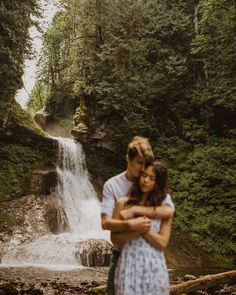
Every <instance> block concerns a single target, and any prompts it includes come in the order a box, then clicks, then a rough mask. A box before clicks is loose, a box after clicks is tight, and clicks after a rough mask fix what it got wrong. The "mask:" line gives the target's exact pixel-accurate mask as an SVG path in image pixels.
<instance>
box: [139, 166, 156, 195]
mask: <svg viewBox="0 0 236 295" xmlns="http://www.w3.org/2000/svg"><path fill="white" fill-rule="evenodd" d="M139 185H140V187H141V190H142V192H144V193H149V192H150V191H152V190H153V189H154V188H155V185H156V175H155V173H154V171H153V166H148V167H147V168H146V169H145V170H144V171H143V172H142V173H141V175H140V178H139Z"/></svg>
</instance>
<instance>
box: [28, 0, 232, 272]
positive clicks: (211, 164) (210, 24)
mask: <svg viewBox="0 0 236 295" xmlns="http://www.w3.org/2000/svg"><path fill="white" fill-rule="evenodd" d="M61 4H62V9H61V10H60V11H59V12H58V14H57V15H56V17H55V18H54V22H53V24H52V25H51V27H50V28H49V29H48V31H47V32H46V34H45V37H44V52H43V55H42V58H41V63H40V74H39V77H38V81H39V82H38V84H37V85H36V87H38V88H37V89H39V87H43V91H45V89H46V91H47V95H46V96H44V97H45V100H44V101H45V105H42V104H41V105H40V104H39V103H38V101H39V100H38V98H37V95H34V94H33V100H32V101H31V103H30V107H31V111H32V110H34V111H38V110H39V109H41V108H42V107H44V110H45V111H46V113H47V114H48V116H49V117H51V118H53V117H57V118H58V117H60V116H61V117H63V116H65V109H67V110H70V112H71V110H73V111H74V114H75V117H74V118H75V120H74V124H75V128H74V130H76V131H78V133H81V134H82V133H83V136H84V134H85V137H83V139H84V138H85V139H86V138H87V144H88V145H89V148H88V147H87V150H89V151H90V153H89V152H88V164H89V167H90V168H91V169H92V171H93V172H95V173H98V174H100V175H101V174H102V175H105V176H106V177H108V175H109V174H112V173H114V172H115V169H117V170H119V169H121V166H122V165H124V161H123V154H124V152H125V148H126V145H127V142H128V141H129V139H130V138H131V137H132V136H133V135H135V134H142V135H145V136H147V137H149V138H150V140H151V143H152V145H153V147H154V151H155V155H156V157H157V158H159V159H163V160H165V161H166V162H167V163H168V166H169V168H170V180H171V185H172V190H173V198H174V200H175V203H176V211H177V213H176V218H175V224H174V226H175V228H176V229H177V230H181V231H183V232H191V235H192V237H193V239H194V240H195V241H196V242H197V244H198V245H199V246H200V247H201V248H202V249H205V250H206V251H208V252H212V253H214V255H215V256H214V258H215V261H214V263H215V264H216V263H218V264H219V265H221V266H222V265H225V266H226V265H228V266H229V265H231V266H232V263H233V256H235V252H236V248H235V238H236V236H235V233H234V229H235V226H236V223H235V222H236V221H235V220H236V215H235V208H236V198H235V184H236V180H235V176H234V171H235V168H236V155H235V145H236V142H235V139H234V135H235V131H236V129H235V120H234V118H235V107H236V104H235V85H236V77H235V74H234V73H235V70H236V58H235V57H236V50H235V48H236V41H235V38H234V34H235V28H236V6H235V1H232V0H228V1H227V0H200V1H197V0H195V1H184V0H178V1H172V0H170V1H164V0H160V1H153V0H149V1H143V0H139V1H137V0H135V1H134V0H119V1H118V0H117V1H108V0H103V1H100V0H97V1H92V0H91V1H69V0H63V1H61ZM42 85H43V86H42ZM41 101H42V100H41ZM34 105H35V107H33V108H32V106H34ZM68 112H69V111H68ZM85 141H86V140H85ZM101 143H102V144H101ZM99 147H100V148H99ZM118 167H119V168H118ZM220 257H221V258H220ZM222 257H224V258H225V257H226V258H227V257H228V258H227V259H226V260H225V259H223V258H222Z"/></svg>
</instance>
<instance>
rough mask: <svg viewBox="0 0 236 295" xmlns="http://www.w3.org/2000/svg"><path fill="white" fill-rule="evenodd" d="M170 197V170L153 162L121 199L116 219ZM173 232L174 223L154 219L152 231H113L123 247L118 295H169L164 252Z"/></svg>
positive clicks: (119, 267) (113, 234) (117, 285)
mask: <svg viewBox="0 0 236 295" xmlns="http://www.w3.org/2000/svg"><path fill="white" fill-rule="evenodd" d="M166 195H167V170H166V168H165V167H164V166H163V164H162V163H160V162H150V163H148V164H147V165H146V167H145V170H144V172H143V173H142V174H141V175H140V177H139V179H138V181H137V183H136V184H135V185H134V187H133V189H132V191H131V193H130V196H128V197H125V198H121V199H120V200H119V201H118V202H117V204H116V207H115V210H114V213H113V218H116V219H121V215H122V210H125V209H126V210H127V208H131V207H132V206H137V205H141V206H158V205H161V203H162V201H163V200H164V199H165V197H166ZM170 233H171V220H163V221H162V220H160V219H155V220H154V219H152V220H151V229H150V230H149V231H148V232H144V233H142V234H141V235H140V233H137V232H134V231H128V232H112V233H111V240H112V242H113V243H114V244H115V245H119V246H120V247H122V250H121V254H120V257H119V260H118V264H117V267H116V271H115V290H116V295H144V294H145V295H167V294H169V277H168V272H167V267H166V263H165V257H164V254H163V250H164V249H165V248H166V246H167V244H168V241H169V238H170Z"/></svg>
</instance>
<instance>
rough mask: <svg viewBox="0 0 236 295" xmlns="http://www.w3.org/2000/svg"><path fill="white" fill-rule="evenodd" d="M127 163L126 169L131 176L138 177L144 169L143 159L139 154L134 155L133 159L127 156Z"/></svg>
mask: <svg viewBox="0 0 236 295" xmlns="http://www.w3.org/2000/svg"><path fill="white" fill-rule="evenodd" d="M127 163H128V165H127V171H128V172H129V174H130V176H131V177H132V178H138V177H139V175H140V174H141V172H142V171H143V170H144V167H145V160H144V159H143V158H141V157H139V156H136V157H134V158H133V160H130V159H129V157H127Z"/></svg>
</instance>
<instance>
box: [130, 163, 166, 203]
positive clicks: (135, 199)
mask: <svg viewBox="0 0 236 295" xmlns="http://www.w3.org/2000/svg"><path fill="white" fill-rule="evenodd" d="M149 166H152V167H153V172H154V174H155V178H156V184H155V187H154V189H153V190H152V191H150V192H149V194H148V197H147V198H146V200H145V203H144V204H143V205H144V206H159V205H161V202H162V201H163V200H164V199H165V197H166V195H167V194H168V192H169V189H168V174H167V169H166V167H165V166H164V165H163V164H162V163H161V162H157V161H150V162H147V163H146V165H145V169H146V168H148V167H149ZM140 177H141V175H140ZM140 177H139V178H138V180H137V181H136V182H135V183H134V185H133V187H132V189H131V192H130V197H129V199H128V201H127V205H140V202H141V201H142V198H143V192H142V190H141V187H140V184H139V180H140Z"/></svg>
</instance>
